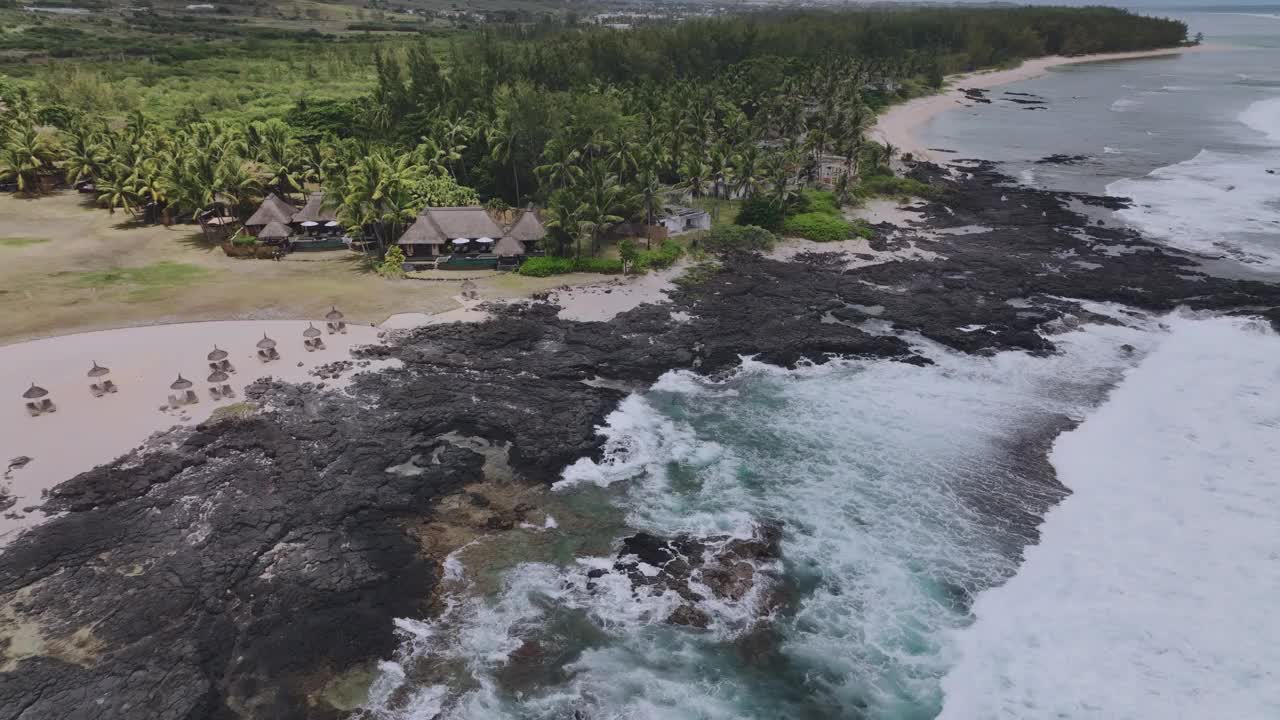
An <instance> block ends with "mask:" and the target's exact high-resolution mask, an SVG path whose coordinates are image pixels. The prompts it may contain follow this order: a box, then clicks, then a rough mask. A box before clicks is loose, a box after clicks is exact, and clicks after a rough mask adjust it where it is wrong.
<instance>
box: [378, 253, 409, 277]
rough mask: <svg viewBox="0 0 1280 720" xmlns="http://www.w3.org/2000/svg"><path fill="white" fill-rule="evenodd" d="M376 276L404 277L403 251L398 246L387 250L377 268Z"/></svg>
mask: <svg viewBox="0 0 1280 720" xmlns="http://www.w3.org/2000/svg"><path fill="white" fill-rule="evenodd" d="M378 274H379V275H382V276H383V277H389V278H398V277H404V251H403V250H401V249H400V246H399V245H392V246H391V247H390V248H389V249H388V250H387V254H386V255H384V256H383V257H382V264H381V265H379V266H378Z"/></svg>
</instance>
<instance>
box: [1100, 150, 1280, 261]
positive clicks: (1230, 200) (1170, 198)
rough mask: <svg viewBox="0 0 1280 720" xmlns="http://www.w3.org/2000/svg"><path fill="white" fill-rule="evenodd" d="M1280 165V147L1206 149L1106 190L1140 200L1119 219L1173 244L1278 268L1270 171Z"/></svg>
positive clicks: (1279, 233) (1277, 209)
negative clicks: (1242, 151)
mask: <svg viewBox="0 0 1280 720" xmlns="http://www.w3.org/2000/svg"><path fill="white" fill-rule="evenodd" d="M1277 165H1280V152H1274V151H1260V152H1256V153H1251V154H1247V155H1246V154H1240V153H1225V152H1214V151H1209V150H1204V151H1201V152H1200V153H1199V154H1198V155H1196V156H1195V157H1194V158H1192V159H1190V160H1187V161H1185V162H1181V163H1177V164H1175V165H1169V166H1167V167H1162V168H1158V169H1156V170H1154V171H1152V172H1151V173H1150V174H1148V175H1147V176H1145V177H1141V178H1133V179H1126V180H1118V181H1116V182H1113V183H1111V184H1110V185H1108V186H1107V194H1109V195H1113V196H1119V197H1127V198H1130V199H1132V200H1133V201H1134V203H1135V204H1134V206H1133V207H1130V208H1126V209H1124V210H1120V211H1117V213H1116V215H1117V217H1119V218H1120V219H1122V220H1124V221H1125V222H1127V223H1130V224H1131V225H1133V226H1135V227H1137V228H1138V229H1140V230H1142V231H1143V232H1144V233H1147V234H1149V235H1151V236H1153V237H1155V238H1156V239H1159V240H1162V241H1164V242H1167V243H1168V244H1170V245H1173V246H1174V247H1178V248H1181V249H1184V250H1189V251H1191V252H1198V253H1207V254H1210V255H1223V254H1226V255H1228V256H1231V257H1235V258H1237V259H1240V260H1244V261H1247V262H1251V263H1256V264H1260V265H1265V266H1268V267H1280V242H1277V240H1276V238H1277V237H1280V203H1278V202H1277V192H1276V185H1277V181H1276V177H1275V176H1273V175H1268V174H1267V170H1268V169H1274V168H1275V167H1276V166H1277Z"/></svg>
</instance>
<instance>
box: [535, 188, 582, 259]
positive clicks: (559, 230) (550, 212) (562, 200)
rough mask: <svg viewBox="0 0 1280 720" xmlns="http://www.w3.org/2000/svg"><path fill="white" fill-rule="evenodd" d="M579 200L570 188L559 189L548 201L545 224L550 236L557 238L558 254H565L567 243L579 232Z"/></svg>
mask: <svg viewBox="0 0 1280 720" xmlns="http://www.w3.org/2000/svg"><path fill="white" fill-rule="evenodd" d="M578 204H579V203H578V201H577V200H576V199H575V198H574V197H573V196H572V195H571V193H570V192H569V191H568V190H563V189H562V190H557V191H556V192H554V193H552V194H551V199H550V201H549V202H548V203H547V215H546V220H545V221H544V223H543V224H544V225H545V226H546V228H547V232H548V234H549V236H550V237H553V238H555V240H556V244H557V246H558V247H557V248H556V254H557V255H564V248H565V244H566V243H567V242H569V241H570V240H573V239H576V237H577V232H578Z"/></svg>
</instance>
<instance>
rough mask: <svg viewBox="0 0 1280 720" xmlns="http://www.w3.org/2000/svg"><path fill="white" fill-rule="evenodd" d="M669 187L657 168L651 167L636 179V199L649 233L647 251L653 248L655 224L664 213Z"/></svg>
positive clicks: (646, 243) (646, 236)
mask: <svg viewBox="0 0 1280 720" xmlns="http://www.w3.org/2000/svg"><path fill="white" fill-rule="evenodd" d="M666 193H667V186H666V185H663V184H662V180H661V178H659V177H658V171H657V169H656V168H653V167H649V168H644V169H642V170H641V171H640V175H639V176H638V177H637V178H636V185H635V199H636V200H637V201H639V203H640V209H641V211H643V212H644V219H645V225H646V226H647V232H646V233H645V249H646V250H647V249H652V247H653V224H654V221H655V219H656V218H657V215H658V213H659V212H661V211H662V201H663V199H664V198H665V197H666Z"/></svg>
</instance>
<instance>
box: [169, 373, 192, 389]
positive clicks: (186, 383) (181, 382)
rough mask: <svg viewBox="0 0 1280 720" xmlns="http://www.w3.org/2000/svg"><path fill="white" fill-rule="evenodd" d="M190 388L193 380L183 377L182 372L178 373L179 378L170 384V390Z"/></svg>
mask: <svg viewBox="0 0 1280 720" xmlns="http://www.w3.org/2000/svg"><path fill="white" fill-rule="evenodd" d="M190 388H191V381H190V380H188V379H186V378H184V377H182V373H178V379H177V380H174V381H173V383H172V384H171V385H169V389H170V390H189V389H190Z"/></svg>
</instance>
